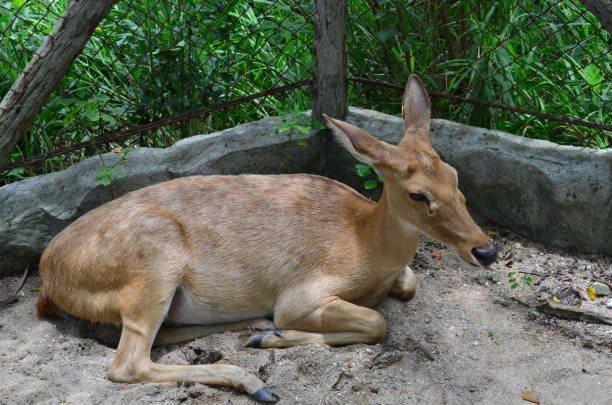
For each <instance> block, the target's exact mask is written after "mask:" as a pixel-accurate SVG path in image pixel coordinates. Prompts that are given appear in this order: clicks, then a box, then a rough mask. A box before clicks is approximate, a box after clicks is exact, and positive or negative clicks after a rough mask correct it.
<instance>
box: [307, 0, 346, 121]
mask: <svg viewBox="0 0 612 405" xmlns="http://www.w3.org/2000/svg"><path fill="white" fill-rule="evenodd" d="M346 16H347V3H346V0H316V9H315V16H314V22H315V35H316V40H315V41H316V42H315V60H316V66H315V76H314V82H313V85H312V115H313V118H315V119H318V120H320V119H321V118H322V115H323V114H327V115H329V116H331V117H334V118H340V119H342V118H344V117H345V115H346V113H347V111H348V87H347V82H346V72H347V70H346V69H347V65H346Z"/></svg>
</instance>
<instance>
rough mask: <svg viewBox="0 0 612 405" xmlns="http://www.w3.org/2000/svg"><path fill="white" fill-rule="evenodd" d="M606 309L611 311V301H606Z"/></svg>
mask: <svg viewBox="0 0 612 405" xmlns="http://www.w3.org/2000/svg"><path fill="white" fill-rule="evenodd" d="M606 307H607V308H610V309H612V299H610V300H608V302H607V303H606Z"/></svg>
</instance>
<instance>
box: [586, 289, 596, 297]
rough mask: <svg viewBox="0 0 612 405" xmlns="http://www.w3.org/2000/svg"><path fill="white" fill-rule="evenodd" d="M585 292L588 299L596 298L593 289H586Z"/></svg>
mask: <svg viewBox="0 0 612 405" xmlns="http://www.w3.org/2000/svg"><path fill="white" fill-rule="evenodd" d="M586 292H587V294H588V296H589V298H590V299H592V300H594V299H596V298H597V291H595V287H587V288H586Z"/></svg>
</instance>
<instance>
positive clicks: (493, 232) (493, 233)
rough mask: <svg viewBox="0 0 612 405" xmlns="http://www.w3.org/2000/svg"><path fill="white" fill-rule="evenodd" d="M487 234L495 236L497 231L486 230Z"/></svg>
mask: <svg viewBox="0 0 612 405" xmlns="http://www.w3.org/2000/svg"><path fill="white" fill-rule="evenodd" d="M487 235H489V236H496V235H497V232H495V231H487Z"/></svg>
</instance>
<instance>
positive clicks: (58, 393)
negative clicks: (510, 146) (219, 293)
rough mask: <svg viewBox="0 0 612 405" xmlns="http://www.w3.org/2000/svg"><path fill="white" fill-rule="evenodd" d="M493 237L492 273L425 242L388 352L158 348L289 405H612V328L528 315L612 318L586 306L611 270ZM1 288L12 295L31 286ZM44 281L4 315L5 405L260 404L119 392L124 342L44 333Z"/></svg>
mask: <svg viewBox="0 0 612 405" xmlns="http://www.w3.org/2000/svg"><path fill="white" fill-rule="evenodd" d="M487 229H489V230H495V231H496V232H497V235H496V237H497V241H498V243H499V244H500V245H501V246H502V248H503V249H502V250H503V255H504V258H503V259H502V260H500V261H499V263H496V264H495V265H493V266H492V268H491V269H490V270H488V271H486V270H483V269H476V268H473V267H470V266H469V265H466V264H463V263H462V262H460V260H459V259H458V258H457V257H456V256H455V255H454V254H453V253H451V252H450V251H449V250H447V249H446V248H444V247H443V246H441V245H439V244H437V243H435V242H431V241H429V243H427V242H422V243H421V248H420V249H419V252H418V255H417V258H416V259H415V262H414V266H413V268H414V269H415V271H416V273H417V276H418V280H419V290H418V292H417V295H416V297H415V298H414V299H413V300H412V301H410V302H401V301H398V300H396V299H392V298H387V299H386V300H385V301H384V302H383V303H382V304H381V305H380V307H379V310H380V312H381V313H382V314H383V315H384V317H385V318H386V319H387V321H388V324H389V332H388V334H387V336H386V337H385V339H384V340H383V341H382V342H381V343H379V344H376V345H372V346H368V345H363V344H359V345H352V346H347V347H338V348H333V347H327V346H319V345H314V346H303V347H294V348H289V349H274V350H272V349H268V350H261V349H246V348H244V347H243V345H244V342H245V340H246V339H247V338H248V336H249V335H250V334H251V333H252V332H249V331H244V332H233V333H230V332H226V333H223V334H218V335H213V336H208V337H205V338H201V339H198V340H195V341H192V342H189V343H185V344H181V345H172V346H167V347H163V348H157V349H154V352H153V358H154V359H155V360H156V361H159V362H162V363H170V364H172V363H175V364H178V363H180V364H187V363H192V364H195V363H203V362H210V361H217V360H218V361H220V362H222V363H231V364H236V365H239V366H241V367H244V368H245V369H247V370H248V371H250V372H252V373H254V374H258V375H259V376H260V377H261V378H262V379H264V380H266V381H267V384H268V386H269V388H270V389H271V390H273V391H274V392H275V393H277V394H278V395H279V396H280V398H281V399H280V402H279V403H281V404H294V403H300V404H527V402H525V401H524V400H523V399H522V398H521V396H522V394H523V393H524V392H525V391H531V392H532V393H533V394H534V395H535V396H536V397H537V398H539V400H540V401H541V403H542V404H600V405H601V404H610V403H612V401H611V398H612V326H610V325H602V324H595V323H584V322H577V321H569V320H560V319H558V318H555V317H551V316H548V315H543V314H539V313H537V312H535V311H533V310H529V309H527V308H525V307H524V306H523V305H521V304H520V302H522V303H530V302H535V299H536V298H537V297H538V296H540V295H542V296H549V297H550V296H552V295H554V294H555V291H559V290H562V289H563V288H565V287H568V286H569V287H572V286H573V288H574V290H575V291H576V297H574V298H573V299H575V301H576V303H577V304H578V305H580V306H584V307H588V308H591V309H592V310H595V311H599V312H600V313H606V312H607V313H608V315H612V309H607V308H606V306H605V303H606V301H607V300H608V299H610V297H608V298H599V299H597V300H595V301H586V300H584V299H581V298H580V294H579V293H580V291H581V289H584V287H585V286H586V285H588V284H589V283H590V282H591V281H592V280H594V279H599V280H603V281H604V282H605V281H606V280H607V281H608V282H609V281H612V262H611V260H610V258H601V257H599V258H597V257H590V256H584V255H575V254H570V253H566V252H562V251H558V250H548V249H545V248H542V247H540V246H538V245H536V244H532V243H529V242H527V241H525V240H522V239H520V238H517V237H516V236H515V235H513V234H512V233H510V232H508V231H505V230H503V229H494V228H492V227H488V228H487ZM439 253H440V254H441V256H439V255H438V254H439ZM432 254H433V256H434V257H432ZM438 257H439V258H438ZM508 271H517V272H518V271H523V272H528V273H531V274H532V275H531V277H532V279H533V285H531V286H529V285H526V284H521V285H520V286H519V287H518V288H516V289H510V287H509V281H508V276H507V273H508ZM519 274H525V273H519ZM0 281H1V287H0V296H2V297H5V296H6V295H7V294H8V293H9V291H11V289H12V288H13V286H14V285H15V284H16V283H17V281H18V280H17V277H14V278H5V279H3V280H0ZM38 282H39V280H38V278H37V277H36V276H34V277H31V278H30V279H29V281H28V283H27V285H26V287H25V288H24V290H23V292H22V293H21V295H20V298H19V301H18V302H17V303H15V304H12V305H10V306H8V307H5V308H2V309H0V325H1V326H0V359H1V364H2V368H1V369H0V403H2V404H33V403H45V404H57V403H68V404H122V403H125V404H128V403H129V404H135V403H170V404H174V403H192V404H195V403H198V404H249V403H253V401H251V400H250V399H249V398H248V397H247V396H245V395H241V394H239V393H236V392H234V391H231V390H228V389H223V388H216V387H209V386H205V385H200V384H173V383H167V384H133V385H128V384H115V383H112V382H110V381H108V380H107V379H106V377H105V375H106V372H107V369H108V367H109V365H110V363H111V360H112V358H113V355H114V352H115V350H114V346H112V339H111V338H109V337H108V336H107V334H105V333H103V332H104V330H100V328H99V327H96V326H94V325H91V324H88V323H82V322H76V321H75V320H65V321H59V322H54V323H50V322H47V321H42V322H41V321H39V320H38V319H37V318H36V314H35V311H34V305H35V300H36V292H35V291H31V289H35V288H36V287H37V286H38ZM583 298H584V297H583ZM109 341H110V343H109ZM219 359H220V360H219Z"/></svg>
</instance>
